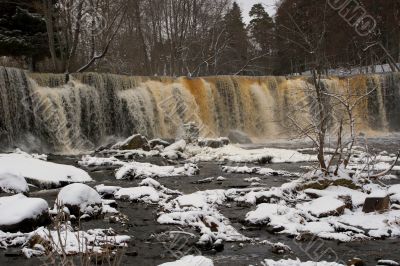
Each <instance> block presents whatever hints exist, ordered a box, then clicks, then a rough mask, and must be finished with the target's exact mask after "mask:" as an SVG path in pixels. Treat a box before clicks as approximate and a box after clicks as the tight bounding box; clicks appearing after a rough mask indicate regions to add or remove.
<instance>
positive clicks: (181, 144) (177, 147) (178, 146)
mask: <svg viewBox="0 0 400 266" xmlns="http://www.w3.org/2000/svg"><path fill="white" fill-rule="evenodd" d="M185 148H186V141H185V140H183V139H181V140H179V141H177V142H175V143H173V144H171V145H169V146H168V147H166V148H165V149H164V152H168V151H179V152H183V151H184V150H185Z"/></svg>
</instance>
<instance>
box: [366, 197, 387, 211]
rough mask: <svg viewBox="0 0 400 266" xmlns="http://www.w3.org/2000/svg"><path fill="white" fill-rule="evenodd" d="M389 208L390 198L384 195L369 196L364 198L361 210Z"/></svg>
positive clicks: (384, 209) (385, 209) (383, 209)
mask: <svg viewBox="0 0 400 266" xmlns="http://www.w3.org/2000/svg"><path fill="white" fill-rule="evenodd" d="M389 208H390V198H389V196H386V197H371V198H366V199H365V202H364V206H363V212H365V213H370V212H376V211H380V212H383V211H387V210H389Z"/></svg>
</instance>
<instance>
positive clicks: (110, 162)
mask: <svg viewBox="0 0 400 266" xmlns="http://www.w3.org/2000/svg"><path fill="white" fill-rule="evenodd" d="M78 164H79V165H81V166H85V167H95V166H119V165H123V164H124V162H122V161H120V160H118V159H117V158H115V157H110V158H98V157H92V156H89V155H85V156H83V157H82V159H81V160H80V161H79V162H78Z"/></svg>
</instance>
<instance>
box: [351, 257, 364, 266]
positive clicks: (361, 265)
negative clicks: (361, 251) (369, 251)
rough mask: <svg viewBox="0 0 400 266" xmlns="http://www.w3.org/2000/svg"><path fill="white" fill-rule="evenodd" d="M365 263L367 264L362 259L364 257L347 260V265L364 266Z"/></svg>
mask: <svg viewBox="0 0 400 266" xmlns="http://www.w3.org/2000/svg"><path fill="white" fill-rule="evenodd" d="M364 265H366V264H365V263H364V262H363V261H362V259H359V258H354V259H351V260H349V261H348V262H347V266H364Z"/></svg>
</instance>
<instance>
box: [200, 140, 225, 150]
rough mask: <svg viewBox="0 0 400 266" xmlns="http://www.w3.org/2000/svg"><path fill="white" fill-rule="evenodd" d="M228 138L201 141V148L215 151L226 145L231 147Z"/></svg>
mask: <svg viewBox="0 0 400 266" xmlns="http://www.w3.org/2000/svg"><path fill="white" fill-rule="evenodd" d="M229 142H230V141H229V139H228V138H218V139H201V140H199V142H198V145H199V146H200V147H209V148H213V149H217V148H222V147H224V146H226V145H229Z"/></svg>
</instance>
